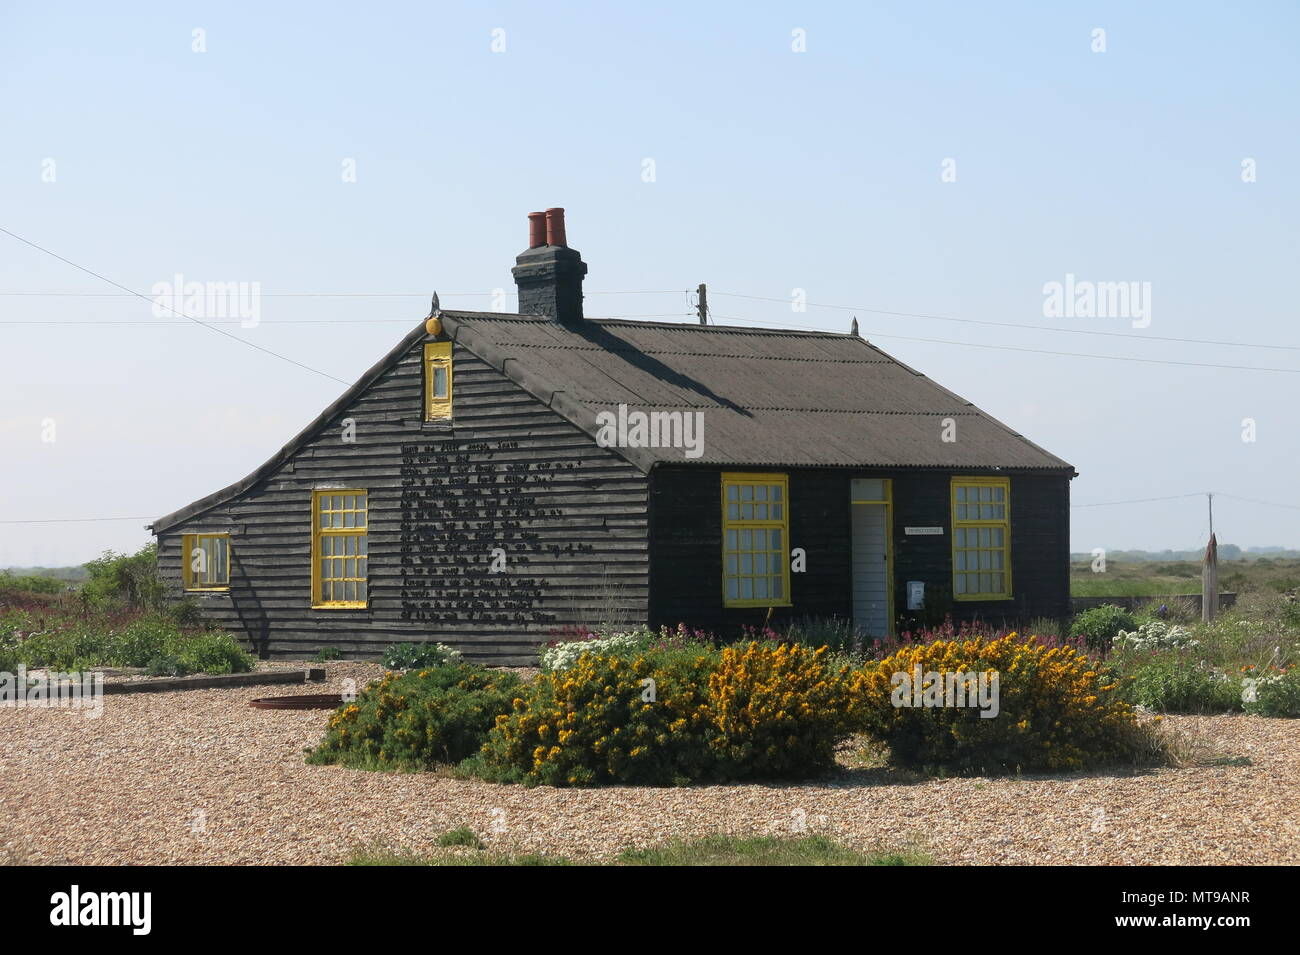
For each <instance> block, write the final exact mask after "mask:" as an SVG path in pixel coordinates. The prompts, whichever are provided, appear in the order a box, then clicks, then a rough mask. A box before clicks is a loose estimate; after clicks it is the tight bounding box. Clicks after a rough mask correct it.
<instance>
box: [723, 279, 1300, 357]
mask: <svg viewBox="0 0 1300 955" xmlns="http://www.w3.org/2000/svg"><path fill="white" fill-rule="evenodd" d="M713 294H714V295H726V296H729V297H731V298H746V299H751V300H753V301H756V302H780V303H782V304H785V305H789V304H790V299H788V298H771V297H768V296H764V295H742V294H741V293H739V292H714V293H713ZM805 304H806V305H807V306H808V307H809V308H828V309H835V310H836V311H844V312H871V313H873V314H876V315H891V316H894V317H897V318H928V319H933V320H934V321H937V322H958V323H960V324H963V325H985V326H988V327H991V328H1018V329H1025V330H1028V331H1035V332H1061V333H1063V334H1066V335H1103V336H1106V337H1108V338H1125V339H1128V340H1129V341H1153V342H1179V343H1183V344H1192V345H1220V346H1224V347H1229V348H1272V349H1280V350H1283V351H1300V345H1271V344H1259V343H1256V342H1232V341H1220V340H1218V339H1212V338H1173V337H1170V336H1167V335H1129V334H1126V333H1124V332H1107V331H1100V330H1097V329H1087V328H1053V327H1051V326H1044V325H1024V324H1018V323H1016V322H990V321H984V320H981V319H976V318H956V317H954V316H951V315H928V314H925V313H922V312H895V311H891V310H889V309H884V308H872V307H870V306H866V305H827V304H824V303H819V302H806V303H805Z"/></svg>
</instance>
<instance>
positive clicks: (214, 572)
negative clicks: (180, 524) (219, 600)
mask: <svg viewBox="0 0 1300 955" xmlns="http://www.w3.org/2000/svg"><path fill="white" fill-rule="evenodd" d="M181 546H182V549H183V554H184V562H183V570H184V576H185V589H186V590H229V589H230V535H229V534H185V535H184V536H183V543H182V545H181Z"/></svg>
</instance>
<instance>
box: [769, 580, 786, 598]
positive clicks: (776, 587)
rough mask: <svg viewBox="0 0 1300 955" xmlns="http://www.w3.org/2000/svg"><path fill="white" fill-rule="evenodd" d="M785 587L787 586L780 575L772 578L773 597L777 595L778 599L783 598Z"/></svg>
mask: <svg viewBox="0 0 1300 955" xmlns="http://www.w3.org/2000/svg"><path fill="white" fill-rule="evenodd" d="M784 588H785V585H784V583H783V582H782V580H781V578H780V577H773V578H772V596H773V597H775V598H776V599H777V600H780V599H782V597H783V596H784V594H783V593H782V591H783V590H784Z"/></svg>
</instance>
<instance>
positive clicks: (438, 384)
mask: <svg viewBox="0 0 1300 955" xmlns="http://www.w3.org/2000/svg"><path fill="white" fill-rule="evenodd" d="M450 417H451V342H429V343H428V344H427V345H425V346H424V420H425V421H437V420H438V419H439V418H450Z"/></svg>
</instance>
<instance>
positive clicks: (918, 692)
mask: <svg viewBox="0 0 1300 955" xmlns="http://www.w3.org/2000/svg"><path fill="white" fill-rule="evenodd" d="M572 636H573V637H574V638H571V639H561V640H557V641H554V642H553V643H552V644H551V645H550V646H548V647H547V648H546V649H545V650H544V652H543V653H542V657H541V670H540V672H539V673H538V674H537V675H536V677H535V678H533V679H531V680H527V679H522V678H521V677H520V676H519V675H517V674H515V673H512V672H508V671H493V670H488V669H485V668H483V667H480V666H477V665H474V664H472V663H468V662H466V661H464V660H463V659H461V658H460V656H459V655H458V654H457V653H456V652H455V651H454V650H451V649H450V648H447V647H443V646H440V645H424V646H421V647H412V646H410V645H404V646H402V647H399V648H394V653H400V655H401V656H400V658H399V657H396V656H394V657H393V658H391V659H390V660H387V661H386V662H387V663H389V665H390V666H391V665H392V664H394V663H400V664H401V666H400V667H394V669H392V670H390V672H388V673H387V674H386V675H385V676H384V677H383V678H382V679H380V680H378V681H376V682H374V683H372V684H371V685H369V686H368V687H367V688H366V689H365V690H363V691H362V692H361V693H360V694H359V695H358V697H357V699H356V700H355V701H353V702H351V703H349V704H347V705H346V706H344V707H342V708H340V709H339V710H338V711H336V712H335V713H334V714H333V715H332V716H331V718H330V720H329V724H328V729H327V732H326V735H325V738H324V740H323V741H322V742H321V743H320V744H319V745H318V746H316V747H314V748H313V749H312V750H311V752H310V753H309V756H308V760H309V762H311V763H313V764H317V765H321V764H336V765H343V766H349V767H354V768H363V769H379V770H397V771H408V772H409V771H422V770H430V769H435V768H446V769H449V770H450V771H452V772H454V773H456V774H458V775H460V776H463V777H473V778H479V779H484V780H488V781H491V782H497V783H521V784H524V785H528V786H536V785H545V786H557V787H570V786H572V787H584V786H599V785H609V784H619V785H650V786H681V785H690V784H717V783H735V782H742V781H753V780H759V781H762V780H807V779H814V778H819V777H826V776H828V775H833V774H834V773H836V772H839V771H841V770H842V768H843V763H844V761H845V755H846V753H849V754H851V753H852V752H855V751H866V752H874V753H877V754H880V755H881V757H882V758H883V759H884V760H885V762H886V763H887V764H889V765H892V766H895V767H902V768H907V769H911V770H920V771H923V772H928V773H941V774H947V773H953V774H981V775H998V774H1019V773H1033V772H1038V773H1041V772H1061V771H1075V770H1095V769H1100V768H1106V767H1121V768H1128V769H1135V768H1137V769H1140V768H1143V767H1151V766H1156V765H1170V764H1175V763H1177V762H1178V760H1179V759H1180V758H1182V755H1181V753H1180V748H1179V747H1178V746H1177V745H1175V744H1174V742H1173V741H1172V740H1171V739H1170V738H1169V737H1168V734H1166V733H1165V732H1164V730H1163V728H1162V727H1161V725H1160V724H1161V721H1162V718H1163V716H1162V714H1165V713H1204V714H1224V713H1232V712H1244V713H1248V714H1253V715H1259V716H1272V717H1296V716H1300V670H1297V669H1296V667H1295V662H1296V656H1297V652H1298V651H1300V604H1298V603H1297V602H1296V600H1295V599H1294V598H1293V597H1292V596H1290V595H1285V594H1274V595H1250V596H1249V597H1248V598H1247V599H1246V600H1245V601H1243V603H1242V604H1241V606H1239V607H1237V608H1235V609H1234V610H1232V611H1230V612H1228V613H1226V614H1224V615H1223V616H1221V617H1219V618H1218V619H1217V620H1215V621H1214V622H1212V623H1209V624H1202V623H1200V622H1199V621H1195V620H1193V619H1191V617H1190V614H1189V612H1188V610H1187V608H1184V607H1181V606H1179V605H1177V604H1174V605H1172V606H1171V605H1170V604H1168V603H1153V604H1151V605H1150V606H1149V607H1146V608H1144V609H1143V610H1141V611H1138V612H1129V611H1126V610H1123V609H1121V608H1119V607H1117V606H1103V607H1097V608H1094V609H1091V610H1088V611H1085V612H1083V613H1081V614H1079V615H1078V616H1077V617H1076V618H1075V619H1074V620H1073V621H1071V624H1070V628H1069V631H1068V634H1067V635H1066V636H1065V637H1058V636H1056V635H1054V634H1050V633H1045V632H1043V631H1042V630H1038V629H1037V628H1035V632H1032V633H1023V634H1022V633H1018V632H1014V631H1011V632H1008V631H1001V630H996V629H990V628H987V627H981V626H979V625H977V624H976V625H970V624H967V625H963V626H961V627H954V626H953V625H952V623H951V622H946V623H944V624H942V625H940V626H938V627H935V628H932V629H928V630H924V631H918V632H910V633H904V634H902V635H901V636H900V637H898V638H897V639H892V640H888V641H884V642H875V643H872V642H867V643H866V645H864V644H863V643H862V642H861V641H858V640H856V639H855V637H854V635H853V633H852V629H851V628H850V627H848V626H847V625H846V624H845V623H844V622H843V621H836V620H829V621H802V622H800V623H797V624H795V625H792V626H790V627H789V628H787V629H786V630H785V631H784V632H781V633H778V632H776V631H774V630H770V629H765V630H762V631H757V632H756V631H750V632H748V633H746V634H744V635H742V636H741V637H740V638H739V639H736V640H732V641H723V640H720V639H719V638H718V637H717V636H716V635H713V634H707V633H702V632H699V631H692V630H689V629H688V628H687V627H686V626H684V625H681V626H678V627H677V628H676V629H669V628H663V629H661V630H659V631H651V630H648V629H644V628H643V629H636V630H627V631H621V632H591V633H583V634H578V635H572ZM951 674H958V675H964V676H963V677H962V678H963V679H964V680H966V681H967V682H968V683H969V689H970V691H971V696H972V699H973V698H974V694H975V691H976V688H977V686H981V685H987V683H988V682H989V678H990V677H991V678H992V683H993V686H994V687H995V693H996V705H995V710H994V712H992V713H990V712H989V706H985V707H984V708H983V709H981V707H980V706H976V705H962V703H961V701H960V700H958V701H954V699H953V686H952V683H953V681H952V680H951V679H949V680H948V685H947V686H945V685H944V682H943V681H944V677H945V675H951ZM913 675H915V683H916V686H915V687H914V688H913V687H911V684H912V682H913ZM981 680H983V681H984V682H983V683H981ZM903 685H906V686H907V687H908V690H907V691H906V692H902V693H900V686H903ZM958 689H959V690H960V689H966V687H965V686H959V687H958ZM954 702H956V705H954ZM985 702H986V703H987V702H989V701H985ZM989 705H990V706H992V705H993V704H992V703H990V704H989ZM990 717H992V718H990Z"/></svg>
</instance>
